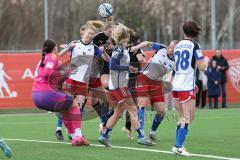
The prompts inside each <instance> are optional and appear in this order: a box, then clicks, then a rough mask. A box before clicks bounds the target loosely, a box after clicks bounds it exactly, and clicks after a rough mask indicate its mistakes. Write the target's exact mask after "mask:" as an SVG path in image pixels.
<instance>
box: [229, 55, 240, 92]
mask: <svg viewBox="0 0 240 160" xmlns="http://www.w3.org/2000/svg"><path fill="white" fill-rule="evenodd" d="M229 65H230V68H229V72H228V74H229V77H230V79H231V83H232V85H233V87H234V88H235V89H236V90H237V91H238V92H239V93H240V59H233V60H230V61H229Z"/></svg>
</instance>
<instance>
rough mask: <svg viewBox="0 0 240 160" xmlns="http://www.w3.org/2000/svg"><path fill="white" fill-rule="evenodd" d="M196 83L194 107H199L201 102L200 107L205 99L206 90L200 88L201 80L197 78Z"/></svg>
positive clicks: (202, 106)
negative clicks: (196, 91) (196, 90)
mask: <svg viewBox="0 0 240 160" xmlns="http://www.w3.org/2000/svg"><path fill="white" fill-rule="evenodd" d="M196 85H197V86H198V93H197V94H196V107H199V105H200V102H201V108H204V107H205V106H206V101H207V91H203V90H202V88H203V87H202V81H200V80H198V81H197V82H196Z"/></svg>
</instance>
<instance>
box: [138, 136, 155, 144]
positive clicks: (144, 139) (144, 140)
mask: <svg viewBox="0 0 240 160" xmlns="http://www.w3.org/2000/svg"><path fill="white" fill-rule="evenodd" d="M137 142H138V143H139V144H142V145H145V146H153V145H155V143H153V142H152V141H151V140H150V139H149V138H147V137H143V138H138V140H137Z"/></svg>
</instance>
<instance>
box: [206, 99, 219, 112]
mask: <svg viewBox="0 0 240 160" xmlns="http://www.w3.org/2000/svg"><path fill="white" fill-rule="evenodd" d="M212 100H214V109H218V96H216V97H208V105H209V108H210V109H212Z"/></svg>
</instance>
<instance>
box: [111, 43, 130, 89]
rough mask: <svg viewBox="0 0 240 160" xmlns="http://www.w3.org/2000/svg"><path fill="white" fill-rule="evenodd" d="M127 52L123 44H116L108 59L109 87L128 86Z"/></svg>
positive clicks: (128, 59) (128, 63) (128, 62)
mask: <svg viewBox="0 0 240 160" xmlns="http://www.w3.org/2000/svg"><path fill="white" fill-rule="evenodd" d="M129 65H130V56H129V52H128V50H127V49H126V48H124V47H123V46H117V47H116V48H115V49H114V51H113V53H112V57H111V59H110V63H109V69H110V75H109V89H110V90H115V89H117V88H124V87H128V81H129Z"/></svg>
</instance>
